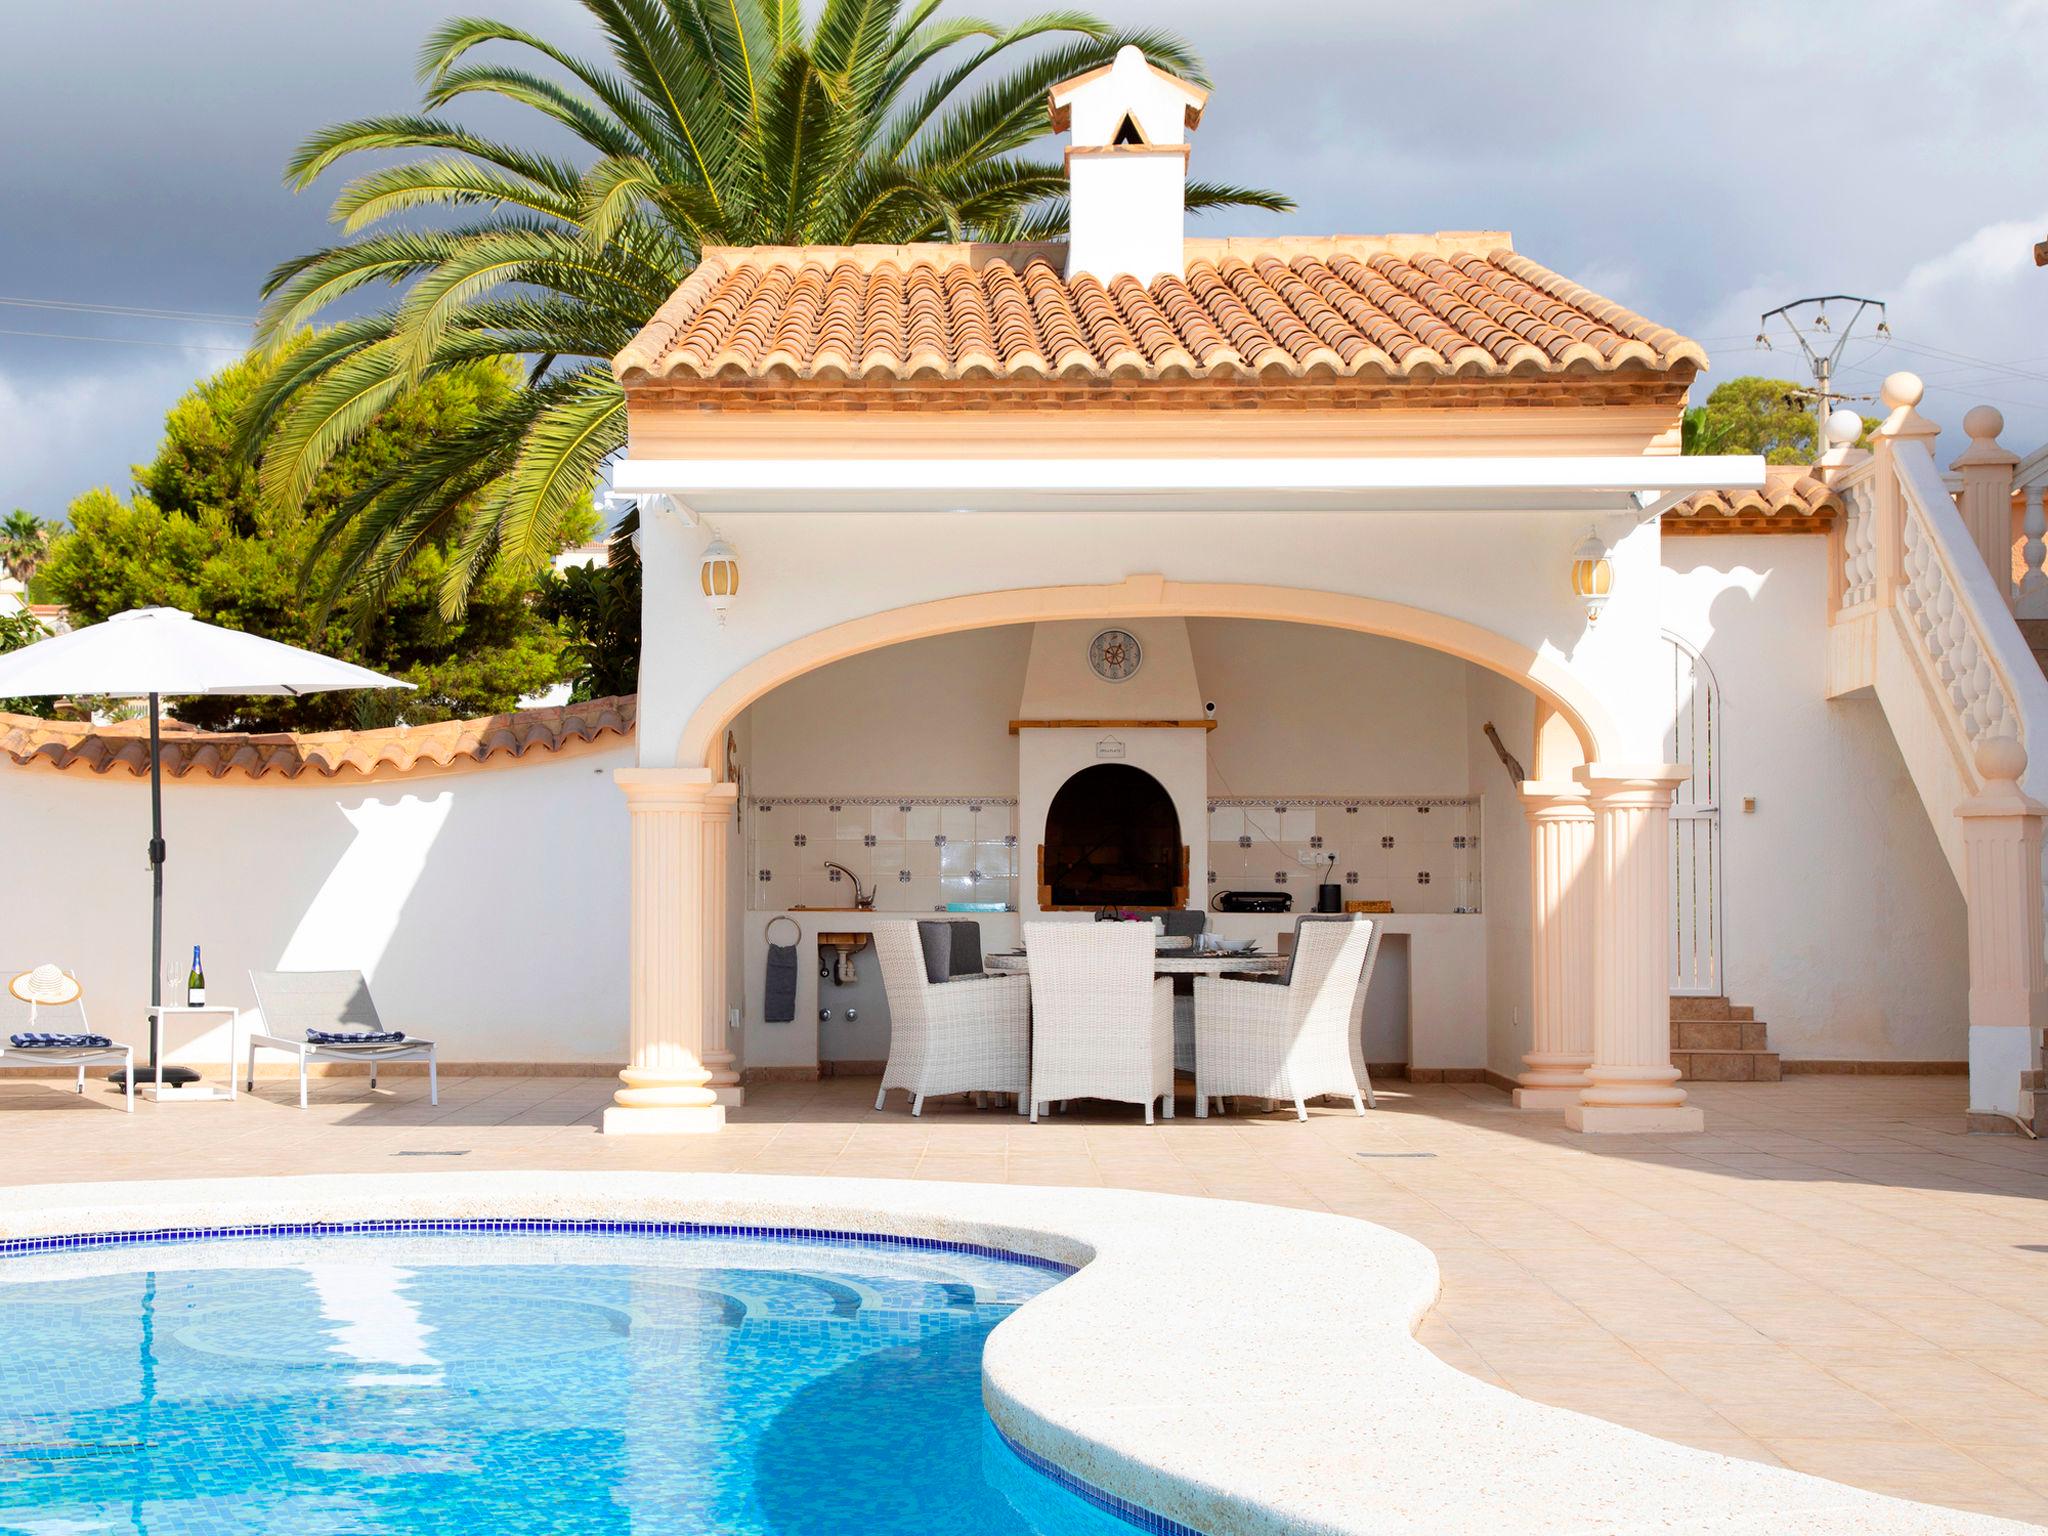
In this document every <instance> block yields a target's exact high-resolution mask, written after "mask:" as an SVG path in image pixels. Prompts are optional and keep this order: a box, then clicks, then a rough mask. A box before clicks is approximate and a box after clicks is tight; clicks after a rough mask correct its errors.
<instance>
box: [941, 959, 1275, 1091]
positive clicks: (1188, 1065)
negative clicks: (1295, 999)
mask: <svg viewBox="0 0 2048 1536" xmlns="http://www.w3.org/2000/svg"><path fill="white" fill-rule="evenodd" d="M981 963H982V966H983V968H984V969H986V970H989V971H992V972H995V973H997V974H999V975H1009V976H1015V975H1025V974H1028V973H1029V971H1030V969H1031V963H1030V960H1029V959H1028V958H1027V957H1026V955H1025V953H1024V951H1023V950H1021V949H1013V950H1005V951H1001V952H999V953H996V954H992V955H984V956H982V961H981ZM1286 969H1287V956H1285V955H1259V954H1251V955H1246V954H1231V953H1226V952H1224V951H1221V950H1210V951H1204V950H1201V949H1198V948H1193V947H1190V946H1188V945H1186V944H1181V945H1175V946H1173V947H1170V948H1162V949H1159V950H1156V951H1154V953H1153V956H1152V973H1153V974H1154V975H1155V976H1175V977H1179V976H1187V977H1195V976H1277V975H1279V974H1280V973H1281V972H1282V971H1285V970H1286ZM1173 991H1174V998H1173V1066H1174V1070H1175V1071H1176V1072H1193V1071H1194V1070H1195V999H1194V996H1193V994H1192V984H1191V983H1190V982H1186V981H1181V982H1176V983H1175V985H1174V989H1173Z"/></svg>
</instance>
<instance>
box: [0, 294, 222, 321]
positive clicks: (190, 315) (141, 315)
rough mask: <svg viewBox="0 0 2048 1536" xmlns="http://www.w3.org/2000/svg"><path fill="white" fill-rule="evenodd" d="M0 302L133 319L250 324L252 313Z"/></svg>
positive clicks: (54, 301)
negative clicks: (237, 313) (232, 313)
mask: <svg viewBox="0 0 2048 1536" xmlns="http://www.w3.org/2000/svg"><path fill="white" fill-rule="evenodd" d="M0 304H6V305H11V306H13V307H14V308H17V309H57V310H64V311H67V312H69V313H72V314H80V315H122V316H126V317H128V318H131V319H136V320H225V321H231V322H233V323H235V324H238V325H254V324H255V323H256V316H254V315H222V314H214V313H212V312H210V311H207V310H201V309H156V308H149V307H144V306H141V305H134V304H88V303H84V302H82V301H78V300H73V299H24V298H16V297H9V296H0Z"/></svg>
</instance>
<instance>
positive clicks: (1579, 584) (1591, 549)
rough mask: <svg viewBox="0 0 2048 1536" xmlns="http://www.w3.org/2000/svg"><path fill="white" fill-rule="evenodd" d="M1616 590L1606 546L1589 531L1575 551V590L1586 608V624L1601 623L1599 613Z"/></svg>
mask: <svg viewBox="0 0 2048 1536" xmlns="http://www.w3.org/2000/svg"><path fill="white" fill-rule="evenodd" d="M1613 590H1614V567H1613V566H1612V565H1610V564H1609V563H1608V561H1607V546H1606V545H1605V544H1602V543H1601V542H1600V535H1599V533H1598V532H1597V531H1596V530H1593V529H1588V530H1587V531H1586V542H1585V543H1583V544H1581V545H1580V546H1579V547H1578V548H1577V549H1575V550H1573V551H1572V591H1573V593H1574V594H1576V595H1577V597H1578V599H1579V601H1580V602H1582V603H1584V604H1585V605H1586V622H1587V623H1588V624H1598V623H1599V622H1600V610H1601V609H1602V608H1605V607H1606V606H1607V598H1608V595H1609V594H1610V593H1612V592H1613Z"/></svg>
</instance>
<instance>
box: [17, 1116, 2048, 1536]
mask: <svg viewBox="0 0 2048 1536" xmlns="http://www.w3.org/2000/svg"><path fill="white" fill-rule="evenodd" d="M614 1086H616V1082H615V1080H614V1079H609V1078H604V1079H597V1078H592V1079H578V1078H547V1079H542V1078H532V1079H521V1078H462V1077H451V1078H448V1079H446V1080H444V1082H443V1084H442V1101H441V1103H440V1105H439V1106H438V1107H436V1106H429V1105H428V1104H427V1103H426V1102H425V1093H424V1087H425V1085H424V1083H423V1082H422V1081H420V1080H416V1079H411V1078H398V1079H393V1080H388V1081H386V1082H384V1083H381V1084H380V1086H379V1090H378V1091H377V1092H376V1093H374V1094H372V1093H371V1092H370V1091H369V1089H368V1086H367V1084H366V1083H364V1082H362V1081H360V1080H344V1079H331V1080H326V1081H318V1082H316V1083H315V1085H314V1093H313V1095H312V1098H313V1103H312V1106H311V1107H310V1108H308V1109H306V1110H304V1111H301V1110H299V1109H298V1108H297V1105H296V1099H295V1095H294V1094H293V1093H292V1092H291V1090H290V1088H289V1087H288V1086H287V1085H285V1084H282V1083H280V1082H277V1081H266V1082H263V1083H261V1084H260V1085H259V1090H258V1092H257V1093H256V1094H254V1095H246V1096H244V1097H243V1098H241V1099H240V1100H238V1101H236V1102H235V1103H233V1104H221V1105H212V1104H206V1105H179V1106H155V1105H147V1104H145V1105H142V1106H140V1107H139V1108H138V1111H137V1113H136V1114H135V1115H134V1116H133V1117H132V1118H131V1117H128V1116H125V1115H122V1114H119V1113H115V1112H111V1111H110V1110H109V1109H108V1108H107V1104H108V1101H109V1098H110V1095H109V1094H108V1093H107V1092H106V1090H105V1089H104V1088H103V1087H102V1086H101V1085H98V1084H95V1085H93V1087H92V1089H91V1090H90V1091H89V1092H88V1094H87V1095H86V1097H85V1098H84V1099H83V1100H79V1099H77V1098H76V1097H74V1096H72V1095H71V1094H70V1093H68V1091H59V1090H58V1089H57V1088H55V1087H54V1086H53V1085H46V1084H41V1083H32V1082H27V1081H23V1080H19V1079H12V1080H0V1168H5V1169H6V1170H7V1173H6V1177H7V1178H8V1179H9V1180H11V1181H12V1182H14V1183H17V1184H33V1183H42V1182H55V1181H63V1180H70V1179H75V1178H78V1177H79V1176H80V1174H81V1170H86V1171H88V1172H89V1175H90V1176H91V1177H95V1178H103V1179H145V1178H160V1177H164V1176H165V1175H166V1174H171V1173H176V1174H185V1175H202V1174H218V1175H232V1174H248V1173H289V1172H329V1171H332V1172H344V1171H346V1172H357V1173H360V1172H362V1171H365V1170H371V1171H374V1170H375V1169H379V1168H387V1167H388V1168H393V1169H398V1170H418V1169H426V1168H458V1167H459V1168H530V1167H565V1168H576V1169H588V1170H590V1171H591V1172H592V1173H593V1174H600V1175H601V1174H602V1173H603V1172H604V1171H606V1170H611V1169H629V1168H657V1169H702V1170H740V1171H747V1172H758V1173H772V1172H786V1173H822V1174H841V1175H848V1176H854V1177H863V1178H915V1179H932V1178H943V1179H959V1180H967V1181H977V1182H978V1181H991V1182H992V1181H1008V1182H1011V1183H1030V1184H1042V1185H1053V1186H1063V1185H1094V1184H1111V1185H1117V1186H1120V1187H1126V1188H1136V1189H1155V1190H1161V1191H1166V1192H1170V1193H1182V1194H1196V1195H1206V1196H1208V1197H1211V1198H1220V1199H1233V1200H1250V1201H1261V1202H1266V1203H1272V1204H1282V1205H1290V1206H1299V1207H1305V1208H1310V1209H1325V1210H1331V1211H1335V1212H1338V1213H1341V1214H1343V1215H1347V1216H1354V1217H1358V1218H1362V1219H1364V1220H1369V1221H1377V1222H1380V1223H1381V1224H1383V1225H1385V1226H1388V1227H1390V1228H1392V1229H1393V1230H1395V1231H1399V1232H1404V1233H1406V1234H1408V1235H1409V1236H1411V1237H1413V1238H1415V1239H1416V1240H1417V1241H1419V1242H1421V1243H1423V1244H1424V1245H1425V1246H1427V1247H1428V1248H1429V1249H1430V1250H1431V1251H1432V1252H1433V1253H1434V1254H1435V1255H1436V1258H1437V1262H1438V1264H1439V1266H1440V1269H1441V1272H1442V1277H1443V1290H1442V1296H1441V1300H1440V1302H1439V1305H1438V1307H1437V1308H1436V1310H1435V1311H1434V1312H1432V1313H1431V1314H1430V1315H1429V1316H1428V1317H1427V1318H1425V1320H1424V1321H1423V1324H1422V1327H1421V1329H1420V1331H1419V1336H1420V1337H1421V1339H1422V1341H1423V1342H1424V1343H1425V1344H1427V1345H1428V1346H1429V1347H1430V1348H1431V1349H1433V1350H1435V1351H1436V1352H1437V1353H1438V1354H1439V1356H1440V1357H1441V1358H1443V1359H1444V1360H1445V1361H1447V1362H1448V1363H1450V1364H1451V1365H1453V1366H1455V1367H1457V1368H1458V1369H1460V1370H1462V1371H1465V1372H1466V1373H1467V1374H1469V1375H1472V1376H1475V1377H1477V1378H1478V1379H1480V1380H1482V1381H1489V1382H1493V1383H1495V1384H1505V1385H1507V1386H1508V1387H1509V1388H1510V1389H1511V1390H1516V1391H1520V1392H1522V1393H1524V1394H1526V1395H1528V1396H1530V1397H1533V1398H1537V1399H1539V1400H1542V1401H1545V1402H1552V1403H1557V1404H1559V1405H1561V1406H1567V1407H1571V1408H1576V1409H1579V1410H1581V1411H1585V1412H1590V1413H1593V1414H1596V1415H1598V1416H1600V1417H1604V1418H1608V1419H1611V1420H1613V1421H1615V1422H1617V1423H1624V1424H1629V1425H1631V1426H1633V1427H1635V1428H1638V1429H1642V1430H1645V1431H1646V1432H1649V1433H1652V1434H1658V1435H1662V1436H1664V1437H1666V1438H1669V1439H1672V1440H1675V1441H1679V1442H1682V1443H1684V1444H1688V1445H1695V1446H1698V1447H1700V1448H1702V1449H1705V1450H1711V1451H1716V1452H1720V1453H1722V1454H1726V1455H1732V1456H1742V1457H1747V1458H1748V1459H1751V1460H1757V1461H1766V1462H1769V1461H1783V1462H1785V1463H1786V1464H1788V1465H1793V1466H1798V1467H1801V1468H1803V1469H1805V1470H1809V1471H1814V1472H1818V1473H1820V1474H1821V1475H1824V1476H1830V1477H1835V1478H1839V1479H1841V1480H1843V1481H1845V1482H1850V1483H1855V1484H1857V1485H1859V1486H1862V1487H1868V1488H1874V1489H1879V1490H1881V1491H1884V1492H1889V1493H1899V1494H1903V1495H1906V1496H1909V1497H1914V1498H1921V1499H1928V1500H1932V1501H1934V1502H1937V1503H1945V1504H1951V1505H1955V1506H1957V1507H1960V1508H1972V1509H1977V1508H1981V1509H1987V1510H1990V1511H1993V1512H1996V1513H2000V1514H2006V1515H2010V1516H2013V1517H2015V1518H2019V1519H2032V1520H2037V1521H2039V1520H2048V1403H2044V1401H2043V1399H2042V1397H2041V1394H2042V1393H2043V1392H2044V1391H2048V1252H2040V1251H2034V1250H2035V1249H2037V1248H2038V1247H2039V1246H2040V1245H2044V1244H2048V1218H2044V1217H2043V1215H2042V1212H2043V1211H2044V1210H2048V1145H2044V1144H2041V1143H2031V1142H2025V1141H2023V1140H2021V1139H2019V1138H1997V1137H1967V1136H1964V1135H1962V1134H1961V1133H1960V1127H1961V1119H1962V1109H1963V1104H1964V1089H1963V1085H1962V1084H1961V1082H1960V1080H1957V1079H1944V1078H1821V1077H1799V1078H1793V1079H1789V1080H1787V1081H1786V1082H1784V1083H1781V1084H1768V1085H1767V1084H1719V1083H1703V1084H1697V1085H1692V1087H1693V1096H1694V1100H1695V1102H1697V1103H1699V1104H1700V1105H1701V1106H1702V1107H1703V1108H1704V1109H1705V1110H1706V1114H1707V1123H1708V1126H1709V1131H1708V1133H1707V1134H1705V1135H1702V1136H1695V1137H1616V1138H1596V1139H1585V1138H1580V1137H1576V1136H1573V1135H1571V1134H1570V1133H1568V1132H1566V1131H1565V1130H1564V1129H1563V1125H1562V1117H1561V1116H1560V1115H1557V1114H1555V1113H1528V1114H1522V1113H1517V1112H1515V1111H1513V1110H1511V1109H1510V1108H1509V1107H1508V1105H1507V1102H1506V1100H1505V1098H1504V1097H1503V1096H1502V1095H1500V1094H1499V1093H1497V1092H1495V1091H1494V1090H1492V1089H1490V1088H1485V1087H1481V1086H1477V1085H1432V1086H1418V1085H1413V1084H1406V1083H1391V1084H1387V1085H1384V1087H1385V1089H1386V1091H1384V1092H1383V1093H1382V1094H1381V1098H1380V1105H1381V1107H1380V1108H1379V1110H1377V1111H1376V1112H1374V1113H1373V1114H1371V1115H1368V1116H1366V1117H1365V1118H1363V1119H1361V1118H1359V1117H1358V1116H1356V1115H1353V1114H1351V1113H1350V1112H1349V1111H1348V1109H1347V1110H1343V1111H1338V1110H1335V1109H1322V1108H1317V1109H1314V1110H1312V1112H1311V1117H1310V1119H1309V1121H1308V1123H1307V1124H1305V1125H1304V1124H1297V1123H1296V1122H1295V1121H1294V1120H1293V1118H1292V1116H1291V1114H1288V1115H1280V1114H1275V1115H1270V1116H1269V1115H1262V1114H1245V1113H1238V1114H1232V1115H1229V1116H1225V1117H1211V1118H1208V1119H1196V1118H1195V1117H1194V1116H1193V1115H1192V1114H1191V1113H1188V1111H1189V1110H1191V1109H1192V1103H1191V1101H1190V1100H1189V1098H1188V1096H1187V1094H1186V1093H1185V1092H1184V1093H1183V1096H1182V1113H1181V1114H1179V1115H1178V1116H1176V1118H1175V1119H1173V1120H1172V1121H1162V1122H1161V1123H1159V1124H1158V1125H1154V1126H1146V1125H1144V1124H1143V1123H1142V1121H1141V1119H1140V1118H1139V1116H1137V1115H1136V1114H1135V1113H1132V1112H1131V1111H1130V1110H1129V1109H1128V1108H1127V1107H1116V1106H1101V1105H1087V1104H1083V1105H1077V1106H1075V1107H1074V1108H1072V1109H1070V1110H1069V1111H1068V1112H1067V1113H1065V1114H1056V1115H1049V1116H1046V1117H1044V1118H1043V1119H1041V1120H1040V1121H1039V1122H1038V1123H1037V1124H1035V1125H1033V1124H1030V1123H1028V1122H1027V1121H1024V1120H1022V1119H1020V1118H1019V1117H1018V1116H1017V1115H1015V1114H1014V1113H1012V1112H1010V1111H1008V1110H999V1109H987V1110H983V1109H976V1108H974V1107H973V1106H972V1105H971V1104H969V1103H968V1102H967V1101H965V1100H963V1099H939V1100H930V1101H928V1102H927V1103H926V1105H925V1113H924V1114H923V1115H922V1116H921V1117H919V1118H917V1119H915V1120H913V1119H912V1118H911V1117H910V1116H909V1114H908V1113H907V1106H906V1105H904V1104H903V1102H902V1101H901V1099H900V1097H899V1098H898V1099H896V1100H894V1101H892V1103H891V1105H890V1107H889V1108H888V1109H886V1110H884V1111H881V1112H879V1113H878V1112H877V1111H876V1110H875V1109H874V1080H873V1079H871V1078H870V1079H861V1078H839V1079H829V1080H827V1081H824V1082H819V1083H802V1084H777V1085H769V1086H763V1087H757V1088H753V1089H750V1090H749V1094H748V1102H747V1104H746V1105H745V1106H744V1107H742V1108H739V1109H735V1110H734V1111H733V1112H732V1114H731V1115H730V1117H729V1124H728V1127H727V1129H726V1131H725V1132H724V1134H723V1135H720V1136H716V1137H704V1138H685V1139H679V1140H677V1141H662V1140H642V1139H640V1138H629V1139H625V1140H606V1139H605V1138H603V1137H602V1136H600V1135H598V1134H597V1132H596V1125H597V1120H598V1117H599V1115H600V1114H601V1113H602V1111H603V1108H604V1106H605V1105H606V1104H607V1103H609V1102H610V1098H611V1092H612V1089H613V1087H614ZM446 1154H459V1155H453V1156H451V1155H446ZM1360 1154H1368V1155H1360ZM2030 1245H2031V1246H2030Z"/></svg>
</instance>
